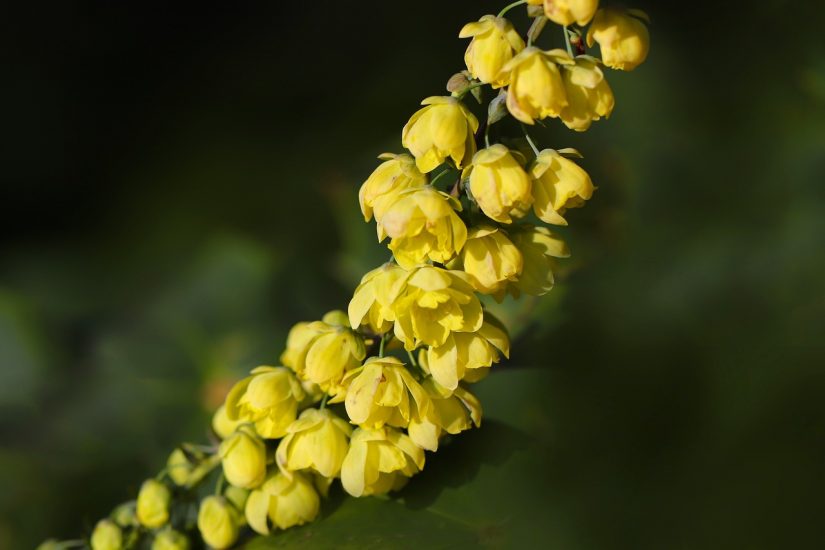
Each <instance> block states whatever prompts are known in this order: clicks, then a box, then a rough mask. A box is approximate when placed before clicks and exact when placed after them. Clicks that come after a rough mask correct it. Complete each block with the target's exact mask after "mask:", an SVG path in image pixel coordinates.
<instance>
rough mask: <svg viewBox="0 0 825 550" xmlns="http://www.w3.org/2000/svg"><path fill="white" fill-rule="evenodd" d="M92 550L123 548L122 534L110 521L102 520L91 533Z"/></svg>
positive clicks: (117, 549) (118, 549) (116, 549)
mask: <svg viewBox="0 0 825 550" xmlns="http://www.w3.org/2000/svg"><path fill="white" fill-rule="evenodd" d="M90 542H91V543H92V550H120V549H121V548H123V532H122V531H121V530H120V527H118V526H117V524H116V523H115V522H114V521H112V520H110V519H102V520H100V521H98V522H97V525H95V530H94V531H92V539H91V541H90Z"/></svg>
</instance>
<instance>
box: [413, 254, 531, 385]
mask: <svg viewBox="0 0 825 550" xmlns="http://www.w3.org/2000/svg"><path fill="white" fill-rule="evenodd" d="M520 255H521V253H519V256H520ZM500 354H503V355H504V356H505V357H509V356H510V339H509V337H508V336H507V331H506V329H505V328H504V326H503V325H502V324H501V322H500V321H499V320H498V319H496V318H495V317H493V316H492V315H491V314H490V313H489V312H485V313H484V324H482V325H481V327H480V328H479V329H478V331H477V332H454V333H452V334H450V336H449V337H448V338H447V341H446V342H444V344H442V345H441V346H431V347H429V348H427V349H426V350H424V349H422V350H421V352H420V353H419V362H420V364H421V367H422V368H423V369H424V370H425V372H428V373H430V374H431V375H432V377H433V379H435V381H436V382H438V384H439V385H440V386H442V387H444V388H445V389H447V390H455V389H456V388H457V387H458V383H459V382H460V381H461V380H466V381H468V382H477V381H478V380H481V379H482V378H484V376H486V374H487V372H488V371H489V370H490V367H491V366H492V364H493V363H498V361H499V359H500V356H499V355H500Z"/></svg>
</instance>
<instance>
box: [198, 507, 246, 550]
mask: <svg viewBox="0 0 825 550" xmlns="http://www.w3.org/2000/svg"><path fill="white" fill-rule="evenodd" d="M239 516H240V514H239V513H238V511H237V510H236V509H235V506H233V505H232V503H231V502H229V501H228V500H227V499H226V498H224V497H222V496H217V495H212V496H208V497H206V498H205V499H203V500H202V501H201V505H200V509H199V510H198V530H199V531H200V533H201V537H203V541H204V542H205V543H206V544H208V545H209V547H210V548H215V549H216V550H223V549H224V548H229V547H230V546H232V545H233V544H235V541H237V540H238V527H239V524H240V522H241V520H240V517H239Z"/></svg>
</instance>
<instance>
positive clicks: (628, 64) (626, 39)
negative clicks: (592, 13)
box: [587, 8, 650, 71]
mask: <svg viewBox="0 0 825 550" xmlns="http://www.w3.org/2000/svg"><path fill="white" fill-rule="evenodd" d="M640 19H644V20H645V21H648V17H647V14H645V13H644V12H643V11H641V10H627V11H625V10H621V9H617V8H602V9H600V10H599V11H598V13H597V14H596V17H595V18H594V19H593V24H592V25H590V28H589V29H588V31H587V45H588V46H591V47H592V46H593V42H594V41H595V42H598V43H599V47H600V48H601V50H602V61H603V62H604V64H605V65H607V66H608V67H610V68H611V69H619V70H622V71H632V70H633V69H635V68H636V67H638V66H639V65H641V64H642V63H643V62H644V60H645V59H647V52H648V50H649V49H650V34H649V33H648V31H647V27H646V26H645V24H644V23H643V22H642V21H641V20H640Z"/></svg>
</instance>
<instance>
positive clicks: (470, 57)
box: [458, 15, 524, 88]
mask: <svg viewBox="0 0 825 550" xmlns="http://www.w3.org/2000/svg"><path fill="white" fill-rule="evenodd" d="M458 37H459V38H469V37H472V41H471V42H470V45H469V46H467V52H466V53H465V54H464V62H465V63H466V64H467V70H468V71H470V75H471V76H472V77H473V78H477V79H478V80H479V81H481V82H483V83H485V84H491V85H492V87H493V88H501V87H502V86H506V85H507V84H508V83H509V79H508V75H507V74H506V73H502V72H501V68H502V67H503V66H504V64H505V63H507V62H508V61H510V60H511V59H512V58H513V55H515V54H517V53H519V52H520V51H521V50H523V49H524V40H522V38H521V36H520V35H519V34H518V32H516V30H515V29H514V28H513V25H512V24H511V23H510V22H509V21H507V20H506V19H504V18H503V17H495V16H492V15H485V16H484V17H482V18H481V19H479V20H478V21H476V22H473V23H467V24H466V25H464V27H463V28H462V29H461V32H460V33H459V35H458Z"/></svg>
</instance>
